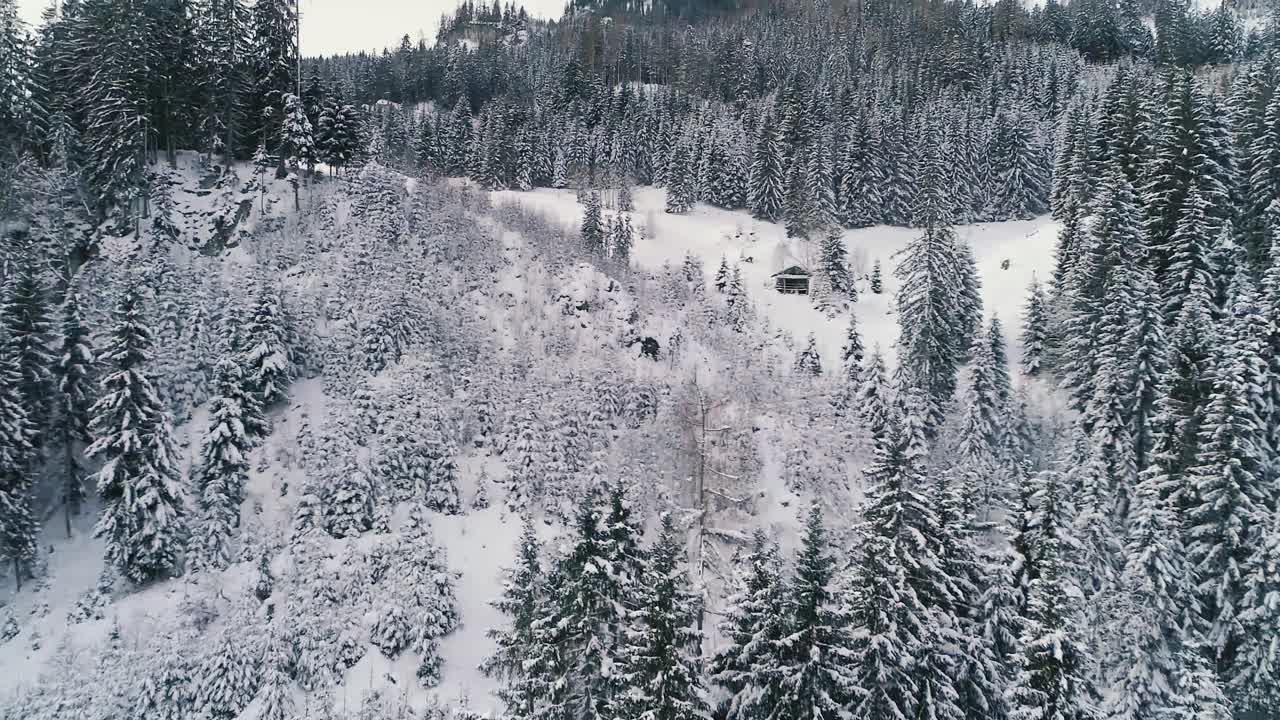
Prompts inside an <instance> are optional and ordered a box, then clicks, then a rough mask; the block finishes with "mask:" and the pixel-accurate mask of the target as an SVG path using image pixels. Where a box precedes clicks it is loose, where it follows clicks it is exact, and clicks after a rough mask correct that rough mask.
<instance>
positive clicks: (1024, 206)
mask: <svg viewBox="0 0 1280 720" xmlns="http://www.w3.org/2000/svg"><path fill="white" fill-rule="evenodd" d="M1031 123H1032V120H1031V118H1030V116H1029V115H1027V114H1026V113H1021V112H1001V113H999V114H998V115H996V128H995V136H994V138H993V139H992V144H993V147H992V149H991V157H992V165H993V170H994V172H995V175H996V178H998V180H997V184H996V196H995V198H993V201H992V202H993V205H994V207H993V208H992V212H993V214H994V216H995V217H997V218H1001V219H1009V220H1029V219H1031V218H1033V217H1035V216H1036V215H1039V214H1040V213H1043V212H1044V211H1045V210H1047V209H1048V199H1049V183H1048V181H1047V178H1048V168H1047V167H1045V166H1044V165H1043V160H1044V158H1043V157H1042V153H1041V152H1040V151H1039V148H1038V147H1036V143H1035V138H1034V135H1033V130H1032V128H1031V127H1030V125H1031Z"/></svg>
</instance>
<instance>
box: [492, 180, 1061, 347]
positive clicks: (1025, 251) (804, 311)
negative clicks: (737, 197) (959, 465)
mask: <svg viewBox="0 0 1280 720" xmlns="http://www.w3.org/2000/svg"><path fill="white" fill-rule="evenodd" d="M493 194H494V195H495V197H496V199H497V200H498V201H510V202H515V203H518V204H520V205H522V206H525V207H527V208H531V209H536V210H539V211H542V212H544V213H546V214H549V215H552V216H554V217H558V218H560V219H562V220H563V221H564V222H566V223H571V224H573V225H575V226H576V225H578V224H580V223H581V222H582V206H581V205H580V204H579V203H578V202H577V200H576V197H575V193H574V191H572V190H552V189H546V188H539V189H537V190H534V191H532V192H515V191H505V192H496V193H493ZM633 200H634V202H635V212H634V213H633V217H634V224H635V225H636V226H637V228H643V231H640V230H639V229H638V230H637V235H638V239H637V241H636V245H635V248H634V250H633V251H632V258H633V261H634V262H635V263H637V264H639V265H640V266H641V267H643V268H645V269H648V270H657V269H658V268H661V267H662V265H663V264H664V263H671V264H672V265H673V266H678V265H679V264H680V263H681V262H683V260H684V256H685V253H692V254H693V255H694V256H696V257H699V258H701V259H702V263H703V266H704V267H705V269H706V272H707V281H708V282H710V281H711V279H712V277H713V276H714V274H715V272H716V268H717V267H718V266H719V264H720V258H721V257H727V258H728V260H729V263H730V264H733V263H735V262H738V263H741V267H742V274H743V278H744V279H745V280H746V281H747V285H748V292H749V294H750V297H751V299H752V301H754V302H755V303H756V307H757V309H758V310H759V311H761V312H762V313H763V314H765V315H766V316H767V317H768V318H769V320H770V322H771V325H772V326H773V327H775V328H778V329H781V330H785V331H787V332H789V333H790V334H791V335H792V336H793V337H794V338H795V340H796V341H797V342H799V343H803V342H804V341H805V338H806V337H807V336H808V335H809V333H813V334H814V336H815V337H816V338H817V340H818V348H819V349H820V350H821V351H822V362H823V367H827V368H830V367H838V366H839V364H838V359H839V354H840V350H841V348H842V347H843V345H844V336H845V331H846V330H847V329H848V325H849V319H848V314H847V313H841V314H838V315H836V316H834V317H828V316H827V315H826V314H825V313H822V312H819V311H818V310H817V309H816V308H815V307H814V306H813V304H812V302H811V301H810V298H809V297H808V296H806V295H783V294H780V293H778V292H776V291H775V290H774V284H773V280H772V276H773V274H774V273H776V272H778V271H779V270H782V269H783V268H786V267H788V266H790V265H800V266H802V267H809V268H812V267H813V265H814V262H815V261H816V259H817V255H818V253H817V248H816V245H815V244H813V243H809V242H807V241H802V240H797V239H794V238H788V237H787V236H786V231H785V229H784V228H783V227H782V226H781V225H776V224H773V223H768V222H760V221H757V220H754V219H752V218H751V216H750V215H748V214H747V213H745V212H742V211H729V210H722V209H719V208H715V207H711V206H708V205H703V204H699V205H696V206H695V207H694V208H693V209H692V210H690V211H689V212H688V213H686V214H683V215H671V214H668V213H666V212H665V211H664V210H663V208H664V207H665V203H666V192H665V191H664V190H662V189H660V188H649V187H646V188H637V189H635V190H634V191H633ZM956 231H957V234H958V235H959V236H960V238H961V239H963V240H965V241H966V242H968V243H969V244H970V245H971V246H972V247H973V251H974V255H975V256H976V257H977V260H978V271H979V273H980V274H981V277H982V295H983V301H984V309H985V311H986V314H987V316H988V317H990V316H991V315H992V314H996V315H999V317H1000V320H1001V322H1002V323H1004V328H1005V334H1006V336H1007V337H1008V339H1009V342H1010V344H1011V345H1012V348H1011V353H1010V363H1011V365H1012V364H1014V363H1016V361H1017V360H1018V359H1019V358H1020V356H1021V348H1020V346H1019V343H1018V336H1019V334H1020V332H1019V329H1020V327H1021V320H1022V312H1023V306H1024V305H1025V303H1026V298H1027V291H1028V288H1029V287H1030V285H1031V281H1032V279H1033V278H1034V277H1037V276H1038V277H1039V278H1040V279H1041V280H1042V281H1044V280H1047V279H1048V277H1049V273H1050V271H1051V270H1052V267H1053V251H1054V244H1055V242H1056V241H1057V237H1058V225H1057V224H1056V223H1054V222H1053V220H1052V219H1051V218H1049V217H1048V216H1042V217H1039V218H1036V219H1035V220H1028V221H1023V222H1000V223H980V224H975V225H964V226H960V227H958V228H956ZM917 235H919V231H918V230H914V229H911V228H899V227H884V226H881V227H872V228H865V229H861V230H846V231H845V233H844V239H845V245H846V247H847V248H848V252H849V261H850V264H851V265H852V267H853V269H854V273H855V275H856V276H857V278H858V301H857V302H856V303H855V304H854V305H853V306H852V312H854V313H855V314H856V315H857V317H858V324H859V327H860V329H861V331H862V334H863V340H864V342H865V343H866V345H867V348H868V349H870V348H871V347H873V346H874V345H875V344H877V343H878V344H879V345H880V348H881V350H882V351H884V354H885V358H886V361H888V362H890V363H892V361H893V344H894V342H895V341H896V340H897V337H898V321H897V318H896V317H895V315H894V310H893V294H894V292H895V291H896V290H897V286H898V281H897V278H895V277H894V276H893V268H894V267H895V266H896V265H897V259H896V258H895V257H894V255H895V253H897V252H898V251H900V250H902V249H903V248H904V247H906V245H907V243H908V242H910V241H911V239H912V238H914V237H916V236H917ZM748 259H750V260H748ZM876 260H879V261H880V264H881V273H882V277H883V280H884V292H883V293H881V294H879V295H876V294H873V293H872V292H871V291H870V289H869V285H870V282H869V278H870V275H871V269H872V266H873V264H874V263H875V261H876ZM1005 261H1008V263H1009V266H1008V269H1002V265H1003V264H1004V262H1005Z"/></svg>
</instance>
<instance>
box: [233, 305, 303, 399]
mask: <svg viewBox="0 0 1280 720" xmlns="http://www.w3.org/2000/svg"><path fill="white" fill-rule="evenodd" d="M289 323H290V318H289V316H288V314H287V313H286V310H285V307H284V298H283V297H282V296H281V293H280V290H279V289H278V288H276V287H274V286H273V285H272V284H271V283H269V282H267V281H263V282H262V283H261V284H260V287H259V288H258V300H257V303H255V305H254V308H253V316H252V317H251V318H250V320H249V328H248V333H247V339H246V346H245V350H244V363H245V374H246V376H247V378H248V380H249V382H250V383H251V384H252V386H253V388H254V390H255V392H256V393H257V395H258V398H259V399H260V400H261V401H262V404H263V406H264V407H268V406H271V405H273V404H275V403H277V402H279V401H280V400H282V399H284V397H285V396H286V395H287V394H288V391H289V383H290V381H292V380H293V372H294V367H293V360H292V354H293V348H292V347H290V342H289V341H290V335H291V332H290V326H289Z"/></svg>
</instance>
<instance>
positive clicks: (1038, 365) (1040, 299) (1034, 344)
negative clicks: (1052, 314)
mask: <svg viewBox="0 0 1280 720" xmlns="http://www.w3.org/2000/svg"><path fill="white" fill-rule="evenodd" d="M1048 326H1049V317H1048V307H1047V304H1046V300H1045V295H1044V289H1043V288H1042V287H1041V286H1040V281H1039V280H1036V279H1035V278H1032V280H1031V291H1030V293H1029V294H1028V295H1027V309H1026V311H1025V312H1024V313H1023V315H1022V362H1021V365H1022V373H1023V374H1024V375H1028V376H1030V377H1036V376H1038V375H1039V374H1040V371H1041V370H1042V369H1044V360H1045V349H1046V345H1047V344H1048V340H1049V327H1048Z"/></svg>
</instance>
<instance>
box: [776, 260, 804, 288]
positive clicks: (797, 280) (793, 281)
mask: <svg viewBox="0 0 1280 720" xmlns="http://www.w3.org/2000/svg"><path fill="white" fill-rule="evenodd" d="M773 287H774V288H775V289H776V290H777V291H778V292H780V293H783V294H784V295H808V294H809V271H808V270H805V269H804V268H802V267H800V266H799V265H792V266H791V267H789V268H787V269H786V270H783V271H782V272H779V273H776V274H774V276H773Z"/></svg>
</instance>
